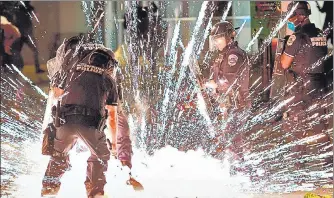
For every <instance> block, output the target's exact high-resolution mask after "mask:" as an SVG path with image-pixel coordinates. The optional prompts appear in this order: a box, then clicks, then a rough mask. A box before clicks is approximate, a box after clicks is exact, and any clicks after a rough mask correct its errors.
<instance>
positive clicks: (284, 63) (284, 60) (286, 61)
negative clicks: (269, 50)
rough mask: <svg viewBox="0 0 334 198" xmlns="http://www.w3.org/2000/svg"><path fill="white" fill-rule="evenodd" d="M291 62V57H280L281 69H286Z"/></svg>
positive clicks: (284, 55)
mask: <svg viewBox="0 0 334 198" xmlns="http://www.w3.org/2000/svg"><path fill="white" fill-rule="evenodd" d="M292 62H293V57H291V56H288V55H286V54H282V55H281V65H282V68H283V69H288V68H289V67H290V66H291V64H292Z"/></svg>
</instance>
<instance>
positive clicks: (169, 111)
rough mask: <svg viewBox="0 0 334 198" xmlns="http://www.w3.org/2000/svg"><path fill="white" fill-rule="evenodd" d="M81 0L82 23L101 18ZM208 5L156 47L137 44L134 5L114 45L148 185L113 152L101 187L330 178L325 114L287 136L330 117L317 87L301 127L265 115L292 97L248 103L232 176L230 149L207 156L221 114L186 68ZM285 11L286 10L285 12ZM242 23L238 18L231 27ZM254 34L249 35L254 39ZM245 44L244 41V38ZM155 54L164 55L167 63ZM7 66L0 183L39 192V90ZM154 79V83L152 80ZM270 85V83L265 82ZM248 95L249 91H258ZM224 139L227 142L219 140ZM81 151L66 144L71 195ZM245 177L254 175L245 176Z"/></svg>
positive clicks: (140, 171)
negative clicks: (251, 108) (251, 106)
mask: <svg viewBox="0 0 334 198" xmlns="http://www.w3.org/2000/svg"><path fill="white" fill-rule="evenodd" d="M231 4H232V2H231V1H230V2H229V3H228V6H227V9H226V10H225V11H224V14H223V17H222V20H225V19H226V16H227V13H228V11H229V9H230V7H231ZM82 6H83V11H84V12H85V14H86V20H87V23H88V25H89V27H91V28H93V27H96V23H95V22H96V21H93V18H95V19H97V18H100V19H101V18H102V15H97V12H96V13H95V16H94V11H93V10H95V8H94V6H93V4H92V3H91V4H89V3H87V2H82ZM125 7H126V9H127V10H128V11H134V8H135V5H134V4H132V3H129V2H127V4H126V6H125ZM294 8H295V7H294ZM213 9H214V7H212V5H211V4H210V2H203V4H202V7H201V10H200V12H199V16H198V18H197V21H196V24H195V27H194V29H193V31H192V35H191V38H190V42H189V43H188V44H187V45H185V46H182V42H181V36H182V33H183V32H182V31H184V30H183V24H182V22H181V21H178V22H177V23H176V25H175V27H174V32H173V35H172V38H171V41H170V42H171V45H170V48H169V49H168V48H165V47H161V48H160V49H158V50H156V48H153V47H152V46H150V45H147V46H145V45H144V44H143V43H141V42H142V41H139V40H141V38H139V37H137V36H136V34H131V32H136V31H137V30H136V21H137V15H136V14H135V13H134V12H131V14H130V15H131V16H129V18H130V20H129V21H128V25H129V29H128V31H127V39H126V40H125V44H124V45H122V47H120V50H121V54H123V57H124V60H125V62H126V65H125V66H124V67H122V68H121V69H122V71H123V73H124V75H125V81H124V82H125V91H124V92H125V94H124V98H125V109H126V110H127V112H128V113H129V125H130V128H131V132H132V136H133V140H135V141H134V142H135V143H136V145H137V148H136V149H135V154H134V159H133V162H134V164H133V166H134V170H133V175H135V177H136V178H138V179H139V181H141V182H142V183H143V184H144V186H145V187H146V189H147V191H146V192H145V193H146V194H145V193H144V194H134V192H133V191H132V190H131V189H129V188H127V186H126V185H124V181H125V178H126V174H127V173H125V172H126V171H125V170H120V168H119V164H118V162H117V161H115V160H111V161H110V162H109V165H110V170H109V172H108V173H107V178H108V184H107V190H106V192H107V193H108V194H109V195H111V196H112V197H125V196H124V195H127V196H131V197H157V196H158V195H162V194H163V195H166V196H167V197H175V196H182V195H187V196H194V197H195V196H198V197H201V195H206V196H207V195H210V197H219V195H221V194H229V195H231V196H232V197H233V196H234V197H251V196H250V195H248V194H247V193H249V192H291V191H295V190H311V189H314V188H315V187H316V186H315V183H318V184H319V185H322V184H326V183H329V181H328V180H329V178H330V176H331V173H332V170H331V169H332V165H333V164H332V163H328V162H327V161H326V160H327V159H328V158H329V157H330V156H332V155H333V151H332V145H331V144H330V139H328V140H327V141H320V140H323V139H325V138H327V137H328V136H329V135H330V133H331V132H332V128H331V127H332V123H329V127H328V128H327V129H326V130H324V131H323V132H322V133H321V134H312V135H310V136H307V137H303V138H300V139H298V140H293V139H292V137H293V136H294V134H298V133H304V132H305V131H308V132H309V131H310V130H309V129H310V127H311V126H314V125H317V124H319V123H324V122H326V121H328V120H329V122H332V118H333V112H332V110H330V111H328V112H325V113H324V112H322V113H321V112H320V110H321V108H323V107H326V108H328V109H332V108H331V107H332V100H331V99H332V93H329V94H327V95H325V96H322V97H320V98H319V101H320V102H319V103H318V104H317V105H312V106H310V108H309V109H308V110H307V113H308V115H309V117H308V118H307V119H305V121H303V124H304V126H305V128H297V127H296V128H292V129H289V131H288V132H287V131H286V130H285V129H283V128H282V122H272V121H271V120H272V119H273V117H274V114H275V112H277V111H279V110H280V109H281V108H282V107H283V106H284V105H290V104H289V100H287V101H277V102H276V103H275V104H270V105H264V104H263V106H260V107H259V108H258V110H257V111H255V112H252V114H251V115H252V116H251V118H250V120H249V121H248V122H247V123H246V124H245V126H240V128H242V127H244V128H246V129H249V130H251V129H252V133H249V134H245V136H246V140H245V142H243V143H242V145H240V146H241V147H243V148H245V150H244V152H245V159H244V161H243V162H242V163H234V166H236V167H237V168H239V169H241V170H245V171H244V173H243V175H237V176H230V174H229V172H230V163H229V162H228V161H227V160H228V158H229V160H230V161H234V160H233V155H232V154H231V156H229V155H227V154H228V153H227V154H226V155H225V158H223V160H221V159H219V160H218V159H213V158H212V157H210V155H209V154H210V152H208V150H209V151H212V150H215V149H216V145H215V143H212V142H209V141H208V140H211V139H210V138H209V137H208V131H209V130H224V127H225V126H226V121H223V122H219V121H218V118H217V117H209V118H208V117H206V116H207V115H209V116H211V113H212V112H210V111H211V109H209V110H208V109H207V107H206V106H204V104H205V103H204V101H203V98H202V95H201V94H200V92H199V89H198V88H199V85H198V83H197V80H196V75H194V73H196V72H198V71H199V72H202V71H201V70H198V68H195V66H194V65H191V64H193V62H196V60H197V59H198V57H197V56H198V55H199V54H200V53H201V51H202V49H203V46H204V42H205V40H206V39H207V36H208V32H209V30H210V28H211V26H212V23H211V20H212V17H213V15H212V13H210V12H212V10H213ZM289 14H291V12H290V13H288V16H289ZM92 16H94V17H92ZM104 16H105V15H104ZM288 16H286V17H285V18H283V19H280V20H279V21H278V22H277V24H276V27H275V28H274V29H273V30H272V32H271V33H270V35H269V36H268V37H267V39H266V40H265V42H264V44H263V45H262V46H261V48H260V52H259V53H258V54H255V55H254V56H252V57H251V58H250V59H251V60H252V61H253V60H256V59H257V58H258V57H259V56H260V55H261V54H262V53H263V52H264V50H265V48H266V46H267V45H268V44H269V42H270V41H271V39H272V38H273V37H274V36H276V34H277V32H278V30H279V29H280V28H281V27H283V25H284V24H285V23H286V19H287V18H288ZM101 20H102V19H101ZM115 22H116V20H115ZM150 23H152V24H153V25H152V24H151V25H152V27H154V28H156V27H158V26H159V24H155V23H153V21H151V20H150ZM245 23H246V22H244V24H243V26H244V25H245ZM117 27H118V26H117ZM155 31H156V30H155ZM240 31H242V28H241V29H240V30H239V32H238V34H239V33H240ZM156 33H157V31H156ZM162 35H163V34H162ZM162 35H160V34H158V33H157V35H156V36H155V37H156V38H158V37H163V36H162ZM256 37H257V36H256V35H255V37H253V40H255V39H256ZM135 43H139V44H138V45H136V44H135ZM251 45H252V43H251V42H250V43H249V45H248V46H251ZM145 47H148V49H146V48H145ZM161 49H166V50H170V54H169V56H168V57H164V56H163V55H161V54H167V53H161V52H160V50H161ZM180 52H181V53H180ZM146 56H148V57H146ZM152 57H153V58H155V57H156V58H157V59H156V61H157V68H158V71H157V72H156V73H152V72H151V70H150V69H151V67H150V64H151V63H152V62H153V58H152ZM324 58H328V57H324ZM210 60H211V56H210V55H208V54H206V56H205V61H210ZM161 63H168V64H167V66H166V65H164V64H161ZM315 66H316V65H315ZM10 71H11V72H10V75H1V81H2V83H1V93H2V94H3V98H2V104H1V109H2V110H1V147H2V149H1V162H2V166H1V171H2V173H3V174H2V177H1V184H2V185H1V190H2V192H7V193H11V194H12V196H13V197H24V195H26V194H29V193H32V195H36V197H37V196H38V194H39V188H40V181H41V178H42V175H43V171H44V170H45V167H46V163H47V158H45V157H43V156H41V155H39V153H40V147H39V146H40V144H41V134H40V132H39V131H40V127H41V119H42V116H43V113H44V112H43V110H44V108H45V97H46V95H45V94H44V93H43V92H41V91H39V90H38V88H37V87H34V85H33V84H31V83H30V82H29V80H28V79H27V78H26V77H25V76H24V75H23V74H22V73H20V72H19V71H18V70H16V69H12V70H10ZM189 72H190V73H189ZM130 74H132V75H130ZM154 76H157V78H155V77H154ZM148 79H150V80H148ZM148 81H149V83H148ZM258 81H260V78H256V81H255V82H254V83H253V84H252V88H253V87H254V89H255V88H256V87H257V86H259V85H257V86H256V83H257V82H258ZM150 83H151V84H150ZM152 84H157V86H154V87H153V86H151V85H152ZM271 86H272V84H271V85H269V86H268V87H267V88H265V89H268V88H269V87H271ZM20 90H23V91H20ZM18 92H20V94H19V97H17V93H18ZM134 96H136V97H134ZM249 97H252V98H253V99H257V98H258V97H259V96H257V95H251V96H249ZM206 113H207V114H206ZM232 116H240V117H245V118H246V117H247V116H249V115H248V114H247V113H240V114H236V115H229V117H228V118H227V120H229V119H231V117H232ZM210 120H211V122H212V125H215V126H217V125H218V126H219V127H218V129H212V128H210V127H212V125H211V124H210ZM254 128H255V129H254ZM232 138H233V137H232ZM226 144H232V143H231V142H230V141H227V142H226ZM166 145H170V146H172V147H175V148H171V147H170V146H167V147H166ZM295 146H305V147H306V149H308V151H309V153H300V152H297V151H293V150H292V148H293V147H295ZM193 150H196V151H193ZM183 151H187V152H183ZM152 154H154V155H152ZM295 156H298V157H295ZM87 157H88V155H87V153H85V152H84V153H78V152H76V151H75V150H74V151H73V152H72V153H71V159H72V161H73V170H72V171H70V172H68V173H66V174H67V175H66V176H65V178H64V183H63V184H64V188H63V189H62V190H61V194H60V197H69V196H70V197H74V196H71V195H72V194H71V191H73V189H75V190H76V191H77V192H78V193H79V194H78V195H76V196H77V197H81V195H82V196H84V195H83V194H84V188H83V185H82V184H83V181H84V172H85V161H86V158H87ZM297 163H299V164H300V163H304V164H306V166H305V167H299V168H298V169H297V168H296V167H295V164H297ZM157 175H158V176H157ZM73 178H75V180H74V179H73ZM250 178H251V180H252V182H250V181H249V179H250ZM26 181H29V187H27V186H26V185H25V183H26ZM176 181H180V182H176ZM211 181H212V182H211ZM300 183H303V185H300ZM307 183H308V184H307ZM3 184H5V185H3ZM110 184H111V185H110ZM157 184H159V185H157ZM306 184H307V185H306ZM68 186H70V187H68ZM162 186H163V187H162ZM180 186H182V189H181V188H180ZM170 189H173V191H171V190H170ZM80 193H81V194H80Z"/></svg>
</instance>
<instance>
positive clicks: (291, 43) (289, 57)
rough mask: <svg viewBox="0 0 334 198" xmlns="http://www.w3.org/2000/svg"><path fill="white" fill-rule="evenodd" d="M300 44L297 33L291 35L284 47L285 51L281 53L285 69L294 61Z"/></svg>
mask: <svg viewBox="0 0 334 198" xmlns="http://www.w3.org/2000/svg"><path fill="white" fill-rule="evenodd" d="M298 48H299V45H298V39H297V37H296V35H294V34H293V35H291V36H290V37H289V39H288V41H287V42H286V44H285V45H284V47H283V49H284V50H283V53H282V55H281V65H282V68H283V69H288V68H289V67H290V66H291V65H292V62H293V59H294V57H295V55H296V54H297V51H298Z"/></svg>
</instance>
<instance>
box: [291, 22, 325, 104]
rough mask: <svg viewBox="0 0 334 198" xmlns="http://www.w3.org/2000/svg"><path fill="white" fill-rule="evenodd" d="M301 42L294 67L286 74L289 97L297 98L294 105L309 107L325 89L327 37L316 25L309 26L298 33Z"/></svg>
mask: <svg viewBox="0 0 334 198" xmlns="http://www.w3.org/2000/svg"><path fill="white" fill-rule="evenodd" d="M296 35H298V37H299V38H300V40H298V41H297V40H296V41H295V42H299V43H298V44H299V47H298V51H297V54H296V55H295V57H294V60H293V65H292V67H291V68H289V70H288V71H287V72H286V82H287V85H286V91H287V97H291V96H295V99H294V103H298V102H301V101H302V103H303V104H305V105H306V106H307V104H309V103H310V102H311V100H312V99H314V98H316V97H319V96H320V95H319V94H321V92H320V90H321V89H323V88H324V87H325V83H326V81H325V75H324V69H325V67H324V65H325V64H324V60H323V58H324V57H325V56H326V54H327V41H326V37H322V36H321V35H320V30H319V29H317V28H315V26H314V24H307V25H305V26H303V27H302V28H301V30H300V31H299V32H297V33H296Z"/></svg>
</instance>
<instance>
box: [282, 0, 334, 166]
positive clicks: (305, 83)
mask: <svg viewBox="0 0 334 198" xmlns="http://www.w3.org/2000/svg"><path fill="white" fill-rule="evenodd" d="M296 3H298V5H296ZM294 6H296V9H295V10H294V11H293V13H292V15H291V16H290V18H289V21H288V24H287V26H288V28H289V29H290V30H292V31H294V33H293V34H292V35H290V36H289V37H288V39H287V41H286V43H285V46H284V47H283V53H282V56H281V66H282V68H283V69H284V70H285V79H286V80H285V99H291V101H290V102H289V103H288V104H287V105H286V106H285V108H284V113H283V119H284V120H285V121H284V123H283V130H285V131H291V132H292V133H293V136H292V138H293V139H294V140H296V141H297V140H301V139H303V138H305V137H307V136H312V135H314V133H322V131H323V129H324V125H323V123H322V122H319V123H317V124H312V126H311V125H308V124H305V122H306V120H307V119H308V120H309V121H310V118H309V117H308V116H307V114H316V113H320V115H322V114H324V109H323V108H314V109H313V110H310V109H309V110H308V108H309V107H310V106H312V105H313V104H316V103H319V102H322V100H323V99H322V96H323V95H324V94H323V93H324V89H325V84H326V82H325V74H324V58H325V56H326V55H327V50H328V49H327V41H326V36H324V35H322V32H321V31H320V30H319V29H318V28H316V27H315V25H314V24H313V23H311V22H310V20H309V16H310V14H311V9H310V5H309V4H308V3H307V2H306V1H299V2H292V3H290V4H289V6H288V11H290V10H291V9H292V8H294ZM318 141H321V140H318ZM324 141H327V140H324ZM292 152H294V154H297V155H298V158H300V156H301V155H303V153H304V154H305V152H307V146H306V145H296V146H294V147H293V148H292ZM302 164H303V163H302ZM302 164H298V163H297V164H295V167H296V168H300V166H301V165H302Z"/></svg>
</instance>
